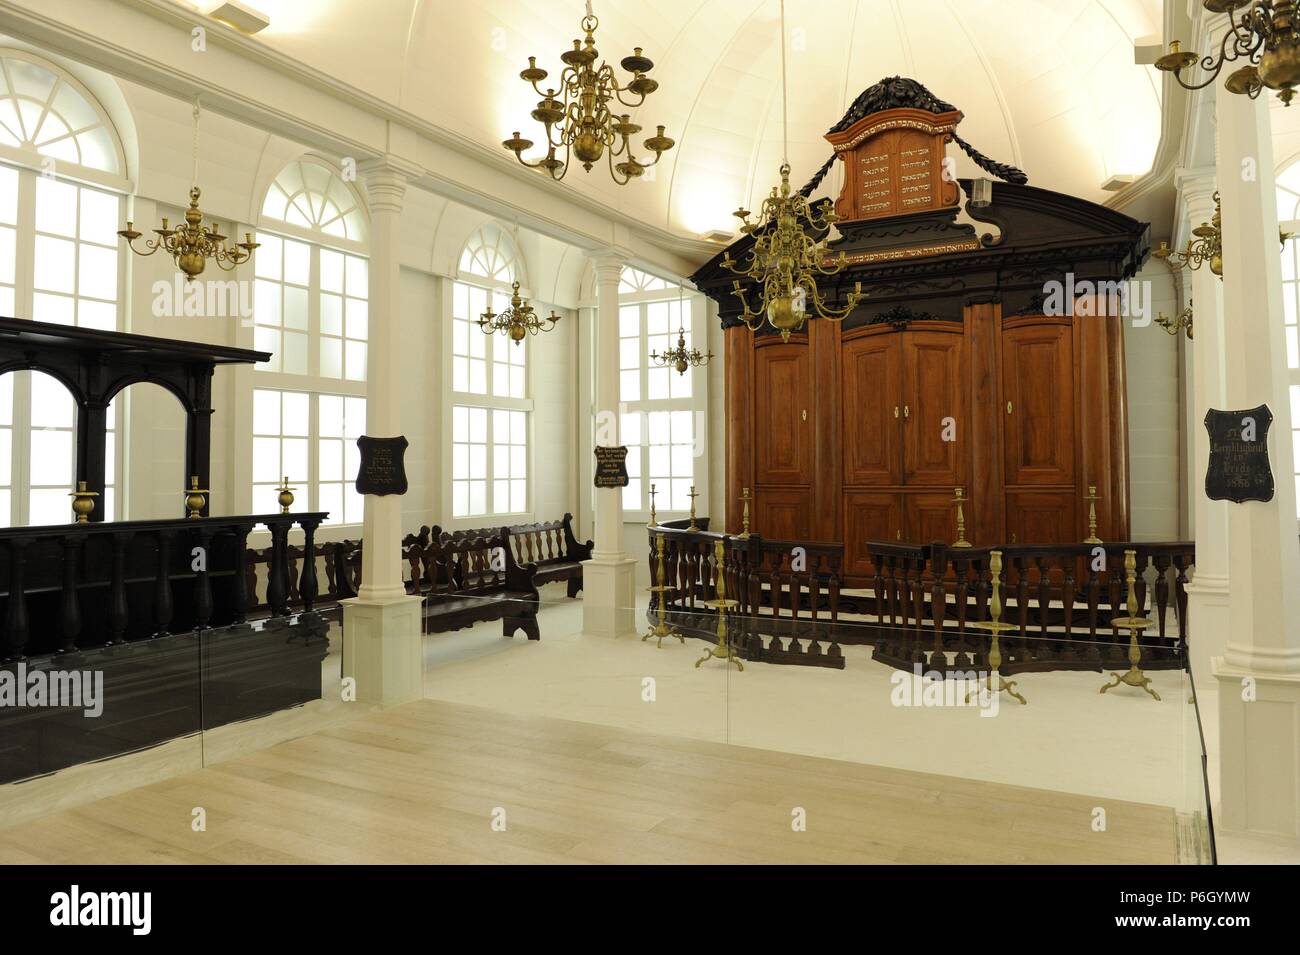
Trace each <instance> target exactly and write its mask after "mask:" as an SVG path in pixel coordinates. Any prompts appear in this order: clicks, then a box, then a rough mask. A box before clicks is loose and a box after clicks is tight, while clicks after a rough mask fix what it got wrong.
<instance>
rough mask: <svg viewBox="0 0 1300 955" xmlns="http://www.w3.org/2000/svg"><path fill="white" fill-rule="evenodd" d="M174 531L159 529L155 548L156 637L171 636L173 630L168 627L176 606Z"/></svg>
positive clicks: (154, 608) (154, 605) (154, 612)
mask: <svg viewBox="0 0 1300 955" xmlns="http://www.w3.org/2000/svg"><path fill="white" fill-rule="evenodd" d="M174 533H175V532H174V531H162V530H160V531H158V544H157V548H156V550H155V554H154V556H155V559H156V560H157V562H158V567H157V573H156V574H155V575H154V588H153V622H154V627H155V629H154V633H153V635H154V636H155V637H169V636H171V631H170V630H168V629H167V628H168V627H170V626H171V622H172V613H173V612H174V610H175V606H174V604H173V603H172V576H171V551H172V535H173V534H174Z"/></svg>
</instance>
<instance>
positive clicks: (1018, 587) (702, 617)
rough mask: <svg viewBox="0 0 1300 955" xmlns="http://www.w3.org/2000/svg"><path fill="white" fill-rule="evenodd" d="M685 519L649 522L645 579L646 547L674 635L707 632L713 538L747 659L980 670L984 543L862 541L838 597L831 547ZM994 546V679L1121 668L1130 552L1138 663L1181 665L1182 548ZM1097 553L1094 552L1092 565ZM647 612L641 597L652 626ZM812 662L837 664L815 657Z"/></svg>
mask: <svg viewBox="0 0 1300 955" xmlns="http://www.w3.org/2000/svg"><path fill="white" fill-rule="evenodd" d="M685 524H686V522H685V521H675V522H671V523H669V524H664V525H660V526H657V527H651V528H649V535H650V551H649V566H650V577H651V579H652V580H656V579H657V566H658V554H657V551H656V541H657V539H658V538H660V537H662V538H663V540H664V544H665V565H666V576H667V583H668V584H669V586H671V587H673V591H672V593H670V594H668V595H667V597H666V601H667V602H666V610H667V611H668V612H669V617H670V618H671V619H672V620H673V622H675V623H676V624H677V625H678V626H679V628H681V629H682V630H683V632H688V633H693V634H694V635H696V636H702V637H705V638H709V639H711V634H712V633H714V632H715V630H716V622H715V621H712V620H711V619H710V615H711V614H712V613H713V611H711V610H710V609H709V608H708V607H707V606H706V605H707V602H708V601H709V600H712V599H713V598H714V595H715V590H716V585H715V579H716V574H717V573H718V568H717V567H716V560H715V558H714V549H715V547H716V544H717V543H718V542H719V541H721V542H722V543H723V547H724V553H725V558H724V561H723V568H722V572H723V573H724V574H726V575H727V576H726V583H727V594H728V596H729V597H734V598H735V599H737V600H738V601H740V604H739V606H738V607H737V608H736V610H735V611H734V612H735V615H736V625H735V626H733V627H732V628H731V630H732V633H733V634H734V633H741V634H742V635H743V636H738V637H735V641H736V642H737V645H738V646H740V647H742V650H743V652H745V653H746V654H748V658H750V659H765V658H766V659H770V660H773V661H774V662H798V663H810V662H816V663H821V665H832V666H836V665H838V666H842V665H843V661H842V658H841V657H840V653H841V651H840V646H841V645H843V644H865V645H870V646H872V648H873V657H874V658H875V659H877V660H879V661H881V662H884V663H887V664H889V665H891V666H894V667H898V668H901V669H908V670H910V669H913V668H914V667H916V666H920V667H922V668H924V669H925V670H928V671H933V672H936V673H939V674H945V675H947V674H956V673H958V672H960V673H962V674H965V673H968V672H969V671H970V670H972V669H980V668H984V667H986V666H987V654H988V644H989V637H988V632H987V631H984V630H980V629H978V628H975V627H972V626H971V624H974V623H976V622H980V621H987V620H988V619H989V608H990V596H991V594H992V590H993V587H994V585H995V582H994V581H993V580H992V575H991V570H990V566H989V563H990V561H989V555H990V550H991V549H990V548H954V547H950V546H948V545H946V544H943V543H933V544H908V543H897V542H893V541H888V542H886V541H879V542H877V541H869V542H867V543H866V549H867V552H868V553H869V554H870V556H871V559H872V565H873V567H874V574H873V576H872V577H871V578H869V579H868V581H867V586H866V587H861V588H856V589H854V590H847V589H846V588H845V587H844V574H843V566H844V563H843V554H844V551H843V546H842V545H840V544H833V543H818V542H801V541H777V540H766V539H764V538H761V537H758V536H757V535H754V536H750V537H748V538H742V537H739V536H734V535H724V534H719V533H713V532H710V531H709V530H708V529H707V525H705V524H704V522H703V521H701V522H700V524H701V528H700V529H699V530H696V531H690V530H688V529H687V528H686V527H685ZM1098 547H1099V548H1100V550H1098ZM796 548H798V549H799V550H798V551H796ZM1000 550H1001V551H1002V554H1003V558H1002V560H1003V569H1002V576H1001V579H1000V580H999V581H997V583H996V585H997V586H998V587H999V588H1000V591H999V592H1000V595H1001V598H1002V605H1003V612H1002V620H1003V621H1004V622H1006V623H1009V624H1011V625H1013V626H1014V627H1015V629H1014V630H1013V631H1010V632H1008V633H1006V634H1005V635H1004V636H1003V637H1002V640H1001V650H1002V666H1001V669H1002V671H1003V672H1004V673H1008V674H1010V673H1018V672H1028V671H1035V670H1072V669H1085V670H1101V669H1103V668H1106V667H1121V668H1122V667H1125V666H1127V653H1128V642H1129V632H1128V631H1127V630H1124V631H1121V630H1119V629H1117V628H1116V627H1114V626H1113V625H1112V624H1111V620H1112V618H1114V617H1117V616H1121V615H1125V614H1127V610H1126V603H1127V599H1128V589H1127V584H1126V582H1125V579H1124V551H1125V550H1134V551H1136V553H1137V572H1136V580H1135V585H1134V596H1135V598H1136V600H1137V603H1138V606H1139V607H1140V608H1141V612H1143V613H1145V614H1147V615H1148V616H1149V617H1150V618H1151V619H1152V621H1153V624H1152V627H1151V628H1150V629H1149V630H1147V631H1145V632H1144V633H1143V634H1142V635H1141V636H1140V637H1139V642H1140V644H1141V646H1142V652H1143V666H1144V668H1146V669H1153V670H1154V669H1176V668H1180V667H1182V666H1183V665H1184V661H1185V659H1186V648H1187V640H1188V637H1189V633H1190V626H1189V623H1188V620H1187V589H1186V588H1187V582H1188V580H1189V574H1190V572H1191V571H1192V568H1193V566H1194V564H1195V560H1196V554H1195V547H1194V545H1193V544H1192V543H1190V542H1169V543H1155V542H1124V541H1117V542H1108V543H1105V544H1101V545H1097V546H1096V547H1094V546H1093V545H1089V544H1082V543H1080V544H1050V545H1008V546H1006V547H1003V548H1000ZM796 553H797V554H798V555H799V557H800V558H801V560H800V564H799V567H798V569H796V567H795V563H794V558H795V555H796ZM1098 555H1102V556H1104V563H1102V564H1101V565H1100V566H1099V562H1098ZM657 607H658V600H657V595H652V599H651V608H650V617H651V618H652V619H653V618H654V616H655V614H656V612H657ZM764 654H766V657H765V656H764ZM819 656H820V657H821V658H822V660H825V661H831V660H837V661H838V662H827V663H822V661H821V660H817V659H816V658H817V657H819ZM782 657H786V658H788V659H781V658H782Z"/></svg>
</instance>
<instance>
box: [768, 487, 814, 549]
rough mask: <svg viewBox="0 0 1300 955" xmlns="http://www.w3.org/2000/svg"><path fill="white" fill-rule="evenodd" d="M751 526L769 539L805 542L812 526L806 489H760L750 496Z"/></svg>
mask: <svg viewBox="0 0 1300 955" xmlns="http://www.w3.org/2000/svg"><path fill="white" fill-rule="evenodd" d="M754 512H755V513H754V517H755V521H754V526H755V527H760V528H762V532H763V536H764V537H766V538H770V539H773V540H787V541H806V540H808V539H809V537H810V533H809V532H810V529H811V524H812V520H811V519H812V491H811V489H809V488H763V487H760V488H758V489H757V490H756V491H755V494H754Z"/></svg>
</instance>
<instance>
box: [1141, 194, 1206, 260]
mask: <svg viewBox="0 0 1300 955" xmlns="http://www.w3.org/2000/svg"><path fill="white" fill-rule="evenodd" d="M1192 235H1193V236H1195V237H1196V238H1195V239H1194V240H1193V239H1188V240H1187V245H1186V246H1185V247H1184V248H1183V249H1182V250H1181V251H1176V250H1174V249H1171V248H1170V247H1169V243H1168V242H1166V241H1165V240H1163V239H1161V240H1160V248H1158V249H1156V250H1155V251H1154V252H1152V253H1151V254H1152V255H1154V256H1155V257H1156V258H1157V259H1163V260H1164V261H1165V263H1166V264H1167V265H1169V267H1170V268H1179V269H1182V268H1190V269H1191V270H1192V271H1196V270H1197V269H1199V268H1200V267H1201V266H1202V265H1204V264H1205V263H1206V262H1208V263H1210V271H1211V272H1213V273H1214V274H1215V275H1218V276H1220V277H1221V276H1222V275H1223V213H1222V210H1221V209H1220V206H1219V194H1218V192H1215V194H1214V215H1213V217H1212V218H1211V219H1210V221H1209V222H1202V223H1201V224H1200V225H1198V226H1197V227H1196V228H1195V229H1193V230H1192Z"/></svg>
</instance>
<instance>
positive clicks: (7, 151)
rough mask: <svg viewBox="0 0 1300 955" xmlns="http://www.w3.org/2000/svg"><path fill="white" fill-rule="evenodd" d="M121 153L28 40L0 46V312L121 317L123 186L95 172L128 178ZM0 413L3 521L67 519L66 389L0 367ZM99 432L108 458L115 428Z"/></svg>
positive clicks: (112, 322)
mask: <svg viewBox="0 0 1300 955" xmlns="http://www.w3.org/2000/svg"><path fill="white" fill-rule="evenodd" d="M123 155H124V154H123V152H122V144H121V141H120V139H119V137H118V134H117V131H116V130H115V129H114V127H113V125H112V123H111V122H110V120H109V119H108V115H107V113H105V112H104V109H103V107H102V106H101V105H100V104H99V103H98V102H97V101H96V100H95V98H94V97H93V96H92V95H91V94H90V93H89V92H88V91H87V90H86V88H85V87H84V86H82V84H81V83H80V82H78V81H77V80H76V79H75V78H73V77H72V76H70V75H68V74H67V73H65V72H64V71H63V70H61V69H60V68H59V67H57V66H55V65H54V64H52V63H46V62H44V61H42V60H40V59H38V58H36V57H34V56H32V55H31V54H29V53H27V52H25V51H20V50H0V314H2V315H5V316H13V317H19V318H30V319H34V320H36V321H41V322H53V323H56V324H60V325H78V326H82V327H86V328H98V329H104V330H115V329H117V328H120V327H121V311H122V308H121V298H122V296H121V289H122V287H123V284H124V283H123V268H124V266H123V259H122V256H121V254H120V252H119V244H120V240H119V239H118V237H117V230H118V229H120V228H121V227H122V223H123V216H122V197H121V195H120V194H119V192H115V191H112V190H111V189H109V188H101V187H100V185H98V184H103V185H106V186H112V187H113V188H114V189H118V190H121V189H125V188H126V185H127V184H126V181H125V179H124V178H123V172H124V169H125V160H124V158H123ZM92 183H94V184H96V185H91V184H92ZM110 413H111V409H110ZM0 420H2V421H3V424H0V430H2V431H3V434H2V435H0V445H2V446H0V455H3V456H4V457H5V458H6V461H5V462H4V464H5V465H6V466H5V467H3V468H0V523H4V524H9V525H23V524H37V523H61V522H63V521H66V520H71V519H72V510H71V507H70V505H69V500H70V498H69V497H68V492H69V491H70V490H71V489H72V482H73V478H74V473H73V471H74V465H73V459H72V450H73V446H74V441H73V435H74V432H73V429H74V428H75V424H76V411H75V405H74V404H73V402H72V400H71V397H70V395H68V393H67V391H66V389H64V387H63V386H62V384H60V383H59V382H58V381H56V380H55V379H53V378H49V377H48V376H46V375H43V374H39V373H35V372H28V371H19V372H15V373H13V374H7V375H4V376H3V379H0ZM108 442H109V443H108V446H107V448H106V449H105V450H106V453H107V455H108V460H109V462H110V464H111V465H114V462H117V461H120V459H121V455H119V454H117V453H116V452H117V447H116V434H115V431H112V432H110V434H109V437H108ZM115 470H116V466H115V465H114V466H112V467H110V468H109V470H108V472H107V474H106V478H107V480H106V484H107V487H106V494H105V498H104V500H103V501H101V502H100V504H99V507H100V508H101V511H100V513H102V514H103V515H104V516H105V518H106V519H109V520H112V519H114V518H117V517H120V515H119V514H116V513H114V508H115V500H114V496H113V488H114V487H115V486H116V485H117V484H118V482H117V480H116V474H115Z"/></svg>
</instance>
